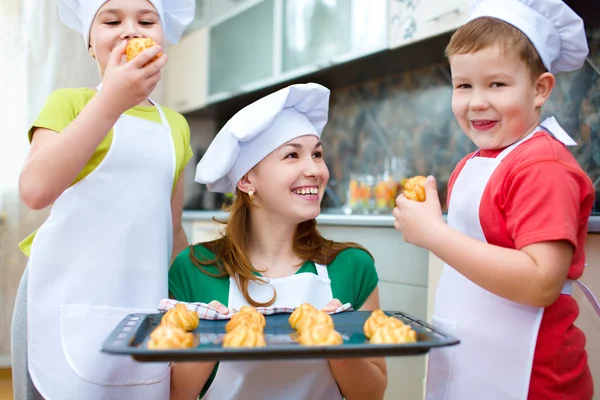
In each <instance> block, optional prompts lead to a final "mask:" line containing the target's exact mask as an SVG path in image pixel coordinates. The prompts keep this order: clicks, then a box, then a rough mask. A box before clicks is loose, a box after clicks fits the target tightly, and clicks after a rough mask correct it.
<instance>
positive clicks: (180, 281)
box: [169, 247, 193, 301]
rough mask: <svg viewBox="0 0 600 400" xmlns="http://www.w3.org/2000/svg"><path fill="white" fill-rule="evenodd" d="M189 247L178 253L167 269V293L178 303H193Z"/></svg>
mask: <svg viewBox="0 0 600 400" xmlns="http://www.w3.org/2000/svg"><path fill="white" fill-rule="evenodd" d="M189 257H190V249H189V247H188V248H187V249H185V250H184V251H182V252H181V253H179V255H178V256H177V257H175V260H174V261H173V264H172V265H171V268H170V269H169V293H171V295H173V298H175V299H177V300H179V301H193V300H192V287H191V282H192V281H191V279H190V276H189V264H190V261H189Z"/></svg>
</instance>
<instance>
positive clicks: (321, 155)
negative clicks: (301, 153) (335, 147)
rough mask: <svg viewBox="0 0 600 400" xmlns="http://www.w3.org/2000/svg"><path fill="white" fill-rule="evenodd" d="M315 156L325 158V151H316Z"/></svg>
mask: <svg viewBox="0 0 600 400" xmlns="http://www.w3.org/2000/svg"><path fill="white" fill-rule="evenodd" d="M313 158H323V152H322V151H315V153H314V154H313Z"/></svg>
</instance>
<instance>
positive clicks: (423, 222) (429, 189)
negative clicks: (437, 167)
mask: <svg viewBox="0 0 600 400" xmlns="http://www.w3.org/2000/svg"><path fill="white" fill-rule="evenodd" d="M425 193H426V194H427V199H426V200H425V201H424V202H422V203H420V202H417V201H412V200H408V199H407V198H406V197H404V195H403V194H401V195H400V196H398V197H397V198H396V206H397V207H396V208H394V211H393V212H392V213H393V214H394V218H395V221H394V227H395V228H396V229H397V230H399V231H400V232H402V236H403V237H404V241H405V242H407V243H411V244H414V245H416V246H421V247H428V246H427V243H428V240H429V239H431V238H432V237H433V235H432V233H434V232H436V231H437V229H439V228H438V227H439V226H440V225H441V224H445V222H444V218H443V216H442V207H441V206H440V199H439V197H438V193H437V189H436V186H435V178H434V177H433V176H428V177H427V180H426V181H425Z"/></svg>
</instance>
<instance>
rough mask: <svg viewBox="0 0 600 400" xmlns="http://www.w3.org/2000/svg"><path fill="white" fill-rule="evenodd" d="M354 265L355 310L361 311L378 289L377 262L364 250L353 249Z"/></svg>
mask: <svg viewBox="0 0 600 400" xmlns="http://www.w3.org/2000/svg"><path fill="white" fill-rule="evenodd" d="M351 252H352V253H353V260H352V263H353V265H354V268H353V269H354V274H353V275H354V302H353V303H352V304H353V306H354V309H355V310H358V309H360V308H361V307H362V306H363V304H364V303H365V301H367V299H368V298H369V296H370V295H371V293H373V291H374V290H375V288H377V283H378V282H379V276H378V275H377V270H376V269H375V262H374V261H373V259H372V258H371V256H370V255H369V253H367V252H366V251H364V250H359V249H352V251H351Z"/></svg>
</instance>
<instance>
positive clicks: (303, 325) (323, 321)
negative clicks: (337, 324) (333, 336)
mask: <svg viewBox="0 0 600 400" xmlns="http://www.w3.org/2000/svg"><path fill="white" fill-rule="evenodd" d="M313 325H326V326H329V327H330V328H331V329H333V318H331V315H329V314H327V313H326V312H324V311H320V310H317V311H315V312H313V313H311V314H309V315H307V316H306V317H304V318H302V319H301V320H300V321H298V323H297V325H296V330H297V331H298V334H300V335H301V334H302V332H303V331H305V330H306V329H308V328H310V327H311V326H313Z"/></svg>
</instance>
